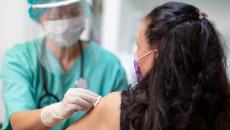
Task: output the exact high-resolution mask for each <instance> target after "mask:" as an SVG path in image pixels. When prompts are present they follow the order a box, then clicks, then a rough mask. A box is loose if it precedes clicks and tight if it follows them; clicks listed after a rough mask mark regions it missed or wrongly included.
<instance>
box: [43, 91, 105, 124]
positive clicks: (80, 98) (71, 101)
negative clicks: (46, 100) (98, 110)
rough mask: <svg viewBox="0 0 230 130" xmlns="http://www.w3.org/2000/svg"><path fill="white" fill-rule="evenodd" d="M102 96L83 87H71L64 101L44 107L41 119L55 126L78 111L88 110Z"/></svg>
mask: <svg viewBox="0 0 230 130" xmlns="http://www.w3.org/2000/svg"><path fill="white" fill-rule="evenodd" d="M100 98H101V96H99V95H98V94H96V93H94V92H91V91H89V90H87V89H82V88H70V89H69V90H68V91H67V92H66V94H65V96H64V98H63V100H62V101H60V102H58V103H54V104H51V105H49V106H46V107H44V108H42V110H41V121H42V123H43V124H44V125H46V126H49V127H53V126H54V125H57V124H58V123H59V122H60V121H62V120H64V119H67V118H69V117H70V116H71V115H72V114H73V113H74V112H76V111H88V110H89V109H91V108H92V107H93V106H94V105H95V104H96V103H97V102H98V100H100Z"/></svg>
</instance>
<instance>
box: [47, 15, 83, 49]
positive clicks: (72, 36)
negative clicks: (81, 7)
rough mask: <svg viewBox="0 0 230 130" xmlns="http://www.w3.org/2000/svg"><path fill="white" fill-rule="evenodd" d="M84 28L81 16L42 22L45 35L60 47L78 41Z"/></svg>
mask: <svg viewBox="0 0 230 130" xmlns="http://www.w3.org/2000/svg"><path fill="white" fill-rule="evenodd" d="M84 28H85V22H84V17H83V16H79V17H76V18H70V19H61V20H50V21H46V22H44V29H45V31H46V34H47V37H48V38H50V39H51V40H53V41H54V42H55V43H56V44H57V45H58V46H60V47H70V46H72V45H73V44H75V43H78V40H79V38H80V35H81V34H82V32H83V30H84Z"/></svg>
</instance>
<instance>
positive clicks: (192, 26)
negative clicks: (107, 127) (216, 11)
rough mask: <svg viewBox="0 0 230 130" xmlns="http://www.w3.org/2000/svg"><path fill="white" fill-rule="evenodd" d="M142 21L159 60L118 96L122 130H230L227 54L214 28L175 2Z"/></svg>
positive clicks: (190, 8)
mask: <svg viewBox="0 0 230 130" xmlns="http://www.w3.org/2000/svg"><path fill="white" fill-rule="evenodd" d="M145 20H146V21H147V22H148V26H147V30H146V34H145V36H146V39H147V41H148V43H149V44H150V46H151V45H154V44H157V45H158V50H159V56H158V59H157V61H156V63H155V64H154V65H153V67H152V69H151V71H150V72H149V73H148V74H147V76H146V77H145V78H144V79H143V80H142V81H141V82H140V83H139V84H138V85H137V86H136V87H135V88H133V89H131V90H129V91H128V92H123V93H122V96H123V98H127V101H128V102H129V105H128V108H127V113H126V114H125V115H123V117H125V119H124V121H125V123H124V124H123V125H124V126H125V127H123V129H124V130H227V129H230V125H229V124H230V120H229V117H230V112H229V111H230V107H228V106H229V105H228V104H229V103H228V102H229V101H228V100H229V83H228V79H227V75H226V70H225V56H224V52H223V48H222V43H221V39H220V37H219V34H218V33H217V31H216V30H215V28H214V26H213V24H212V23H211V22H210V21H209V20H208V19H207V18H206V17H201V18H200V10H199V9H198V8H196V7H194V6H192V5H189V4H184V3H178V2H168V3H165V4H163V5H161V6H158V7H157V8H155V9H154V10H153V11H151V12H150V13H149V14H148V15H147V16H146V18H145ZM125 95H126V96H125ZM127 95H128V96H127Z"/></svg>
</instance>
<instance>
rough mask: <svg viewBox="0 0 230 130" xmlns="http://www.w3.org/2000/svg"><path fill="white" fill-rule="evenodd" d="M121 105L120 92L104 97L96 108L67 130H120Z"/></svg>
mask: <svg viewBox="0 0 230 130" xmlns="http://www.w3.org/2000/svg"><path fill="white" fill-rule="evenodd" d="M120 103H121V99H120V93H118V92H117V93H111V94H109V95H108V96H106V97H103V98H102V99H101V101H100V103H99V105H98V106H97V107H96V108H94V109H92V110H91V111H89V112H88V113H87V114H86V115H85V116H84V117H82V118H81V119H80V120H79V121H77V122H76V123H75V124H73V125H72V126H70V127H69V128H68V129H67V130H78V129H79V130H119V129H120Z"/></svg>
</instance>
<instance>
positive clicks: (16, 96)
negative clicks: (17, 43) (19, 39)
mask: <svg viewBox="0 0 230 130" xmlns="http://www.w3.org/2000/svg"><path fill="white" fill-rule="evenodd" d="M19 51H20V50H15V49H13V50H11V51H9V52H7V53H6V55H5V57H4V62H3V68H2V80H3V99H4V103H5V108H6V112H7V114H6V116H7V117H6V120H8V121H9V118H10V116H11V115H12V114H14V113H15V112H18V111H24V110H29V109H32V108H34V107H35V102H34V98H33V95H32V89H31V86H30V85H31V84H30V82H29V81H31V79H30V78H31V73H30V72H31V71H30V70H29V65H28V63H27V62H26V59H25V58H24V57H23V55H22V54H21V53H19ZM8 124H9V123H8Z"/></svg>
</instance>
